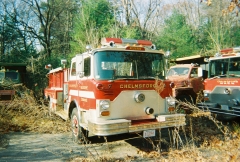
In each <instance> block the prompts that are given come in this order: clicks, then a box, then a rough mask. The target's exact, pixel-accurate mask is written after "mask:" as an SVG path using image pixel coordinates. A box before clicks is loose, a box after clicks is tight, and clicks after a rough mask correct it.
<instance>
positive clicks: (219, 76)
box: [209, 74, 226, 79]
mask: <svg viewBox="0 0 240 162" xmlns="http://www.w3.org/2000/svg"><path fill="white" fill-rule="evenodd" d="M222 77H226V74H221V75H217V76H214V77H212V78H209V79H216V78H222Z"/></svg>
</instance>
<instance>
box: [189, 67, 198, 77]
mask: <svg viewBox="0 0 240 162" xmlns="http://www.w3.org/2000/svg"><path fill="white" fill-rule="evenodd" d="M191 77H193V78H195V77H198V69H197V68H193V69H192V71H191Z"/></svg>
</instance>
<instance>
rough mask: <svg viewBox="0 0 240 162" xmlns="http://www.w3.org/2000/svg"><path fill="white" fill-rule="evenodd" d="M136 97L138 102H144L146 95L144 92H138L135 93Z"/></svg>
mask: <svg viewBox="0 0 240 162" xmlns="http://www.w3.org/2000/svg"><path fill="white" fill-rule="evenodd" d="M134 99H135V101H136V102H138V103H139V102H143V101H144V100H145V95H144V94H143V93H136V94H135V95H134Z"/></svg>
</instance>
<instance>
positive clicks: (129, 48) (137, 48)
mask: <svg viewBox="0 0 240 162" xmlns="http://www.w3.org/2000/svg"><path fill="white" fill-rule="evenodd" d="M126 50H137V51H145V48H144V47H134V46H128V47H127V48H126Z"/></svg>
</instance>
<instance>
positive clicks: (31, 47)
mask: <svg viewBox="0 0 240 162" xmlns="http://www.w3.org/2000/svg"><path fill="white" fill-rule="evenodd" d="M239 6H240V4H239V2H238V0H234V1H231V2H230V1H229V0H176V1H172V2H169V1H167V0H98V1H95V0H68V1H66V0H2V1H1V2H0V15H1V16H0V62H24V63H27V64H28V67H27V70H28V74H29V75H28V77H29V78H28V79H29V80H30V82H29V85H28V87H30V88H31V89H36V91H38V93H40V92H41V90H42V89H43V88H44V87H46V83H47V81H46V79H47V78H46V73H47V72H48V71H47V70H46V69H44V65H46V64H49V63H51V64H52V66H53V67H54V68H55V67H58V66H60V59H67V60H70V58H71V57H72V56H73V55H75V54H76V53H81V52H84V51H85V47H86V45H91V46H92V47H97V46H98V45H99V43H100V39H101V38H102V37H118V38H133V39H148V40H151V41H152V42H154V43H155V45H156V47H157V49H162V50H165V51H166V50H169V51H170V52H171V57H172V58H173V59H174V58H180V57H185V56H190V55H195V54H200V55H213V54H215V53H216V52H218V51H219V50H220V49H222V48H227V47H236V46H240V43H239V39H240V30H239V29H240V28H239V27H240V25H239V23H240V21H239V20H240V19H239V16H238V11H239ZM36 85H37V87H36Z"/></svg>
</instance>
